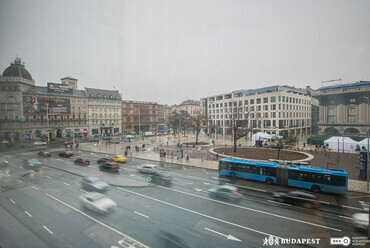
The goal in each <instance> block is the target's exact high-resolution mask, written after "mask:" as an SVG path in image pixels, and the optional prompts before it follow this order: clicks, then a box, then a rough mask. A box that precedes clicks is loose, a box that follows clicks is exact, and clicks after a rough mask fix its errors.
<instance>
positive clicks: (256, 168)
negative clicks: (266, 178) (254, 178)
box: [252, 166, 261, 174]
mask: <svg viewBox="0 0 370 248" xmlns="http://www.w3.org/2000/svg"><path fill="white" fill-rule="evenodd" d="M252 173H253V174H261V166H254V169H253V172H252Z"/></svg>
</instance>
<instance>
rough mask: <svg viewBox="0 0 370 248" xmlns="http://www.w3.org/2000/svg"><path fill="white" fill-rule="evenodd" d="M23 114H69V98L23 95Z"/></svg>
mask: <svg viewBox="0 0 370 248" xmlns="http://www.w3.org/2000/svg"><path fill="white" fill-rule="evenodd" d="M23 114H24V115H46V114H48V115H71V103H70V99H65V98H48V97H38V96H23Z"/></svg>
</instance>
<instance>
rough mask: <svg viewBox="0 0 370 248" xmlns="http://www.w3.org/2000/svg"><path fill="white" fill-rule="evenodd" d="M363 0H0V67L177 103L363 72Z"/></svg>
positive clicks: (369, 34) (41, 81)
mask: <svg viewBox="0 0 370 248" xmlns="http://www.w3.org/2000/svg"><path fill="white" fill-rule="evenodd" d="M369 10H370V1H367V0H364V1H355V0H353V1H339V0H335V1H327V0H318V1H308V0H307V1H298V0H293V1H279V0H271V1H263V0H255V1H247V0H240V1H238V0H218V1H217V0H183V1H180V0H146V1H145V0H142V1H140V0H126V1H124V0H107V1H105V0H100V1H96V0H95V1H93V0H60V1H57V0H53V1H52V0H32V1H29V0H0V73H2V72H3V71H4V70H5V69H6V68H7V67H8V66H9V64H10V62H11V61H13V60H14V58H15V57H16V56H18V57H21V58H22V60H24V61H25V63H26V69H27V70H28V71H29V72H30V73H31V75H32V77H33V78H34V80H35V81H36V84H37V85H43V86H46V83H47V82H60V78H62V77H65V76H71V77H74V78H77V79H78V80H79V88H80V89H83V88H84V87H92V88H104V89H113V88H114V87H115V89H118V90H119V91H120V92H121V93H122V95H123V99H128V100H142V101H157V102H159V103H161V104H175V103H176V104H178V103H180V102H182V101H183V100H186V99H195V100H199V99H200V98H201V97H206V96H211V95H215V94H220V93H226V92H231V91H233V90H240V89H255V88H259V87H264V86H270V85H277V84H279V85H291V86H295V87H302V88H305V87H306V86H307V85H310V86H311V87H312V88H314V89H317V88H319V87H320V86H321V82H322V81H325V80H330V79H338V78H341V79H342V82H355V81H358V80H370V18H369Z"/></svg>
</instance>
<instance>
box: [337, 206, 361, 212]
mask: <svg viewBox="0 0 370 248" xmlns="http://www.w3.org/2000/svg"><path fill="white" fill-rule="evenodd" d="M342 207H344V208H352V209H356V210H361V211H364V210H363V209H362V208H356V207H351V206H345V205H342Z"/></svg>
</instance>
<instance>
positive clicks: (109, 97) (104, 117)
mask: <svg viewBox="0 0 370 248" xmlns="http://www.w3.org/2000/svg"><path fill="white" fill-rule="evenodd" d="M85 92H86V95H87V98H88V119H89V120H88V127H89V134H90V135H113V134H118V133H121V128H122V117H121V100H122V96H121V94H120V93H119V92H118V90H102V89H93V88H85Z"/></svg>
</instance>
